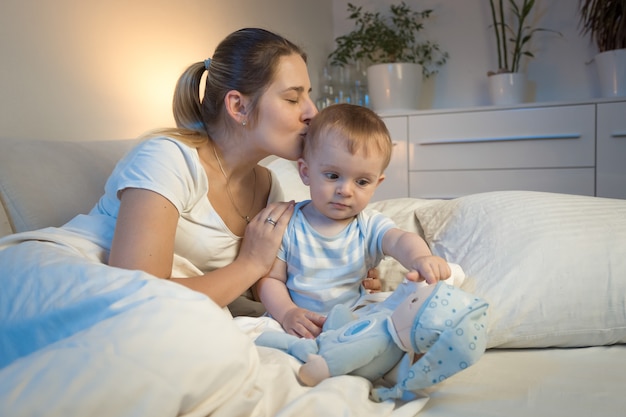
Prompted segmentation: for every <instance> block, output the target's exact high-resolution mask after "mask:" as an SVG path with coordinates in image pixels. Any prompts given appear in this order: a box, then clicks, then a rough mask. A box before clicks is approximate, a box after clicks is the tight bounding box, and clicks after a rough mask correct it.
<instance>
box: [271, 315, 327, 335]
mask: <svg viewBox="0 0 626 417" xmlns="http://www.w3.org/2000/svg"><path fill="white" fill-rule="evenodd" d="M325 321H326V317H324V316H322V315H321V314H317V313H314V312H312V311H309V310H306V309H304V308H300V307H295V308H292V309H291V310H289V311H287V312H286V313H285V316H284V317H283V321H282V326H283V329H285V331H286V332H287V333H289V334H292V335H294V336H298V337H304V338H306V339H313V338H315V337H317V336H319V334H320V333H321V332H322V326H323V325H324V322H325Z"/></svg>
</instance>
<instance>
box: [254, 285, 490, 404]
mask: <svg viewBox="0 0 626 417" xmlns="http://www.w3.org/2000/svg"><path fill="white" fill-rule="evenodd" d="M370 307H371V308H368V309H366V310H365V312H364V313H362V314H360V315H359V316H358V317H357V316H356V315H355V314H354V313H353V312H351V311H349V310H348V309H346V308H345V307H344V306H341V305H338V306H336V307H334V308H333V310H332V311H331V312H330V314H329V315H328V317H327V319H326V323H325V324H324V329H323V331H322V333H321V334H320V335H319V336H318V337H317V338H316V339H302V338H299V337H296V336H293V335H289V334H287V333H284V332H280V331H266V332H264V333H262V334H261V335H260V336H259V337H258V338H257V339H256V342H255V343H256V344H257V345H260V346H268V347H274V348H278V349H281V350H283V351H285V352H287V353H289V354H291V355H293V356H295V357H296V358H298V359H300V360H301V361H302V362H304V364H303V365H302V366H301V367H300V370H299V377H300V379H301V381H302V382H303V383H304V384H306V385H308V386H313V385H316V384H317V383H318V382H320V381H321V380H323V379H325V378H328V377H330V376H337V375H345V374H351V375H359V376H363V377H365V378H367V379H369V380H370V381H372V382H374V381H376V380H378V379H379V378H381V377H382V376H384V375H385V374H387V373H388V372H389V371H390V370H391V369H392V368H394V367H396V366H397V367H396V370H397V377H396V383H395V386H392V387H384V386H381V387H376V388H374V389H373V390H372V393H371V394H372V395H371V396H372V398H373V399H374V400H376V401H383V400H386V399H393V398H400V399H403V400H410V399H413V398H414V397H415V395H414V394H415V391H417V390H420V389H423V388H426V387H428V386H431V385H434V384H437V383H438V382H441V381H442V380H444V379H446V378H448V377H449V376H451V375H453V374H455V373H457V372H459V371H461V370H463V369H465V368H467V367H468V366H470V365H472V364H474V363H475V362H476V361H477V360H478V359H479V358H480V357H481V356H482V354H483V353H484V351H485V346H486V327H485V322H486V310H487V307H488V304H487V303H486V302H485V301H484V300H481V299H480V298H477V297H475V296H473V295H471V294H469V293H467V292H465V291H463V290H461V289H459V288H457V287H455V286H452V285H449V284H447V283H446V282H438V283H437V284H433V285H419V284H416V283H415V282H410V281H405V282H404V283H402V284H401V285H400V286H398V288H397V289H396V290H395V291H394V292H393V293H392V294H391V295H390V296H389V297H388V298H387V299H386V300H385V301H383V302H381V303H378V304H376V305H372V306H370Z"/></svg>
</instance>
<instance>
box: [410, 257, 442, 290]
mask: <svg viewBox="0 0 626 417" xmlns="http://www.w3.org/2000/svg"><path fill="white" fill-rule="evenodd" d="M451 274H452V271H451V270H450V266H449V265H448V263H447V262H446V260H445V259H443V258H440V257H439V256H434V255H429V256H422V257H421V258H417V259H416V260H415V261H414V262H413V268H412V269H411V270H410V271H409V272H408V273H407V274H406V279H408V280H410V281H426V283H427V284H435V283H436V282H437V281H443V280H446V279H448V278H450V275H451Z"/></svg>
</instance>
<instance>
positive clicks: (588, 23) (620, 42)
mask: <svg viewBox="0 0 626 417" xmlns="http://www.w3.org/2000/svg"><path fill="white" fill-rule="evenodd" d="M579 8H580V22H579V23H580V31H581V33H582V34H585V35H590V37H591V40H592V41H593V42H595V44H596V46H597V47H598V54H597V55H596V56H595V58H594V61H595V63H596V68H597V69H598V76H599V80H600V89H601V92H602V95H603V96H604V97H615V96H626V0H580V1H579Z"/></svg>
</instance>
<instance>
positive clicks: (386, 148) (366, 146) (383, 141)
mask: <svg viewBox="0 0 626 417" xmlns="http://www.w3.org/2000/svg"><path fill="white" fill-rule="evenodd" d="M331 132H332V133H333V134H334V135H335V137H340V138H342V139H343V140H344V142H345V144H346V149H347V150H348V152H350V153H351V154H352V155H354V154H355V153H357V152H363V155H365V156H366V157H367V156H368V155H369V154H370V153H377V154H379V155H382V156H383V166H382V170H383V171H384V170H385V169H386V168H387V166H388V165H389V161H390V159H391V150H392V146H393V144H392V143H391V137H390V135H389V130H387V126H385V122H383V120H382V119H381V118H380V117H379V116H378V115H377V114H376V113H374V112H373V111H372V110H370V109H368V108H367V107H363V106H357V105H355V104H345V103H341V104H333V105H331V106H328V107H326V108H324V109H323V110H322V111H320V112H319V114H318V115H317V116H315V117H314V118H313V120H312V121H311V125H310V126H309V130H308V132H307V135H306V139H305V141H304V149H303V153H302V154H303V156H304V158H305V159H306V158H307V157H308V156H309V155H310V154H311V152H314V151H315V150H316V149H318V148H319V147H320V146H321V144H322V143H323V141H324V140H325V139H326V138H327V137H328V136H329V135H328V134H329V133H331Z"/></svg>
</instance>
